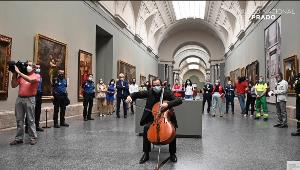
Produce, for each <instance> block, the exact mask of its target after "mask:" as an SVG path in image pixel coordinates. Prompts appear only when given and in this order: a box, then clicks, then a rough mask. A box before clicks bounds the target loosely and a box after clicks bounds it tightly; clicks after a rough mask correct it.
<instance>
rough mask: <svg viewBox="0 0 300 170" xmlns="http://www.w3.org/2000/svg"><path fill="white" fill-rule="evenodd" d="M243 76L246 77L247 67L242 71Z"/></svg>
mask: <svg viewBox="0 0 300 170" xmlns="http://www.w3.org/2000/svg"><path fill="white" fill-rule="evenodd" d="M241 76H246V68H245V67H243V68H242V69H241Z"/></svg>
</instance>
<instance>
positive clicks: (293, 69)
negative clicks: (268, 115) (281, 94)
mask: <svg viewBox="0 0 300 170" xmlns="http://www.w3.org/2000/svg"><path fill="white" fill-rule="evenodd" d="M283 71H284V80H286V81H287V82H288V84H289V88H288V94H291V95H295V90H294V88H293V84H294V79H295V76H297V74H298V73H299V63H298V57H297V55H293V56H291V57H288V58H286V59H283Z"/></svg>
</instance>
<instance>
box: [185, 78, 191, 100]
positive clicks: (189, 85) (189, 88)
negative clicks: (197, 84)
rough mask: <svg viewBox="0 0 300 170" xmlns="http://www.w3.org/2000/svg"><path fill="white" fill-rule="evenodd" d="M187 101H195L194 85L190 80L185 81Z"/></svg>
mask: <svg viewBox="0 0 300 170" xmlns="http://www.w3.org/2000/svg"><path fill="white" fill-rule="evenodd" d="M184 87H185V92H184V93H185V99H188V100H192V99H193V83H192V81H191V80H190V79H187V80H186V81H185V85H184Z"/></svg>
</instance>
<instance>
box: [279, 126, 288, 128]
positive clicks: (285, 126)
mask: <svg viewBox="0 0 300 170" xmlns="http://www.w3.org/2000/svg"><path fill="white" fill-rule="evenodd" d="M288 127H289V126H288V125H281V126H279V128H288Z"/></svg>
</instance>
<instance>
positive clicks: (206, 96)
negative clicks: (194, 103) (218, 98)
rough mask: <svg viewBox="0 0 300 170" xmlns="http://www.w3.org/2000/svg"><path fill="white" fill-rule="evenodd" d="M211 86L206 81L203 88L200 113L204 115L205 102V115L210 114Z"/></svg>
mask: <svg viewBox="0 0 300 170" xmlns="http://www.w3.org/2000/svg"><path fill="white" fill-rule="evenodd" d="M212 91H213V85H212V84H211V83H210V81H209V79H206V83H205V85H204V87H203V104H202V113H204V106H205V103H206V102H207V105H208V106H207V113H210V107H211V100H212Z"/></svg>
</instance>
